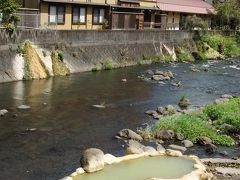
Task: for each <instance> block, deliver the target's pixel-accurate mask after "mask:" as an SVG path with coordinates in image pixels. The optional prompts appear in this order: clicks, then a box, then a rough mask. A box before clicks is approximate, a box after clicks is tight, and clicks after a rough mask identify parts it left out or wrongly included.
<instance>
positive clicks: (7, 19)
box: [0, 0, 20, 32]
mask: <svg viewBox="0 0 240 180" xmlns="http://www.w3.org/2000/svg"><path fill="white" fill-rule="evenodd" d="M19 7H20V5H19V4H18V3H17V1H16V0H0V13H1V16H2V17H1V21H2V22H1V23H2V24H3V26H4V27H5V28H6V29H7V30H8V31H9V32H13V31H15V29H16V25H17V22H18V21H19V17H18V16H16V15H15V13H16V12H17V9H18V8H19Z"/></svg>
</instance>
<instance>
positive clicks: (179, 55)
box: [177, 52, 190, 62]
mask: <svg viewBox="0 0 240 180" xmlns="http://www.w3.org/2000/svg"><path fill="white" fill-rule="evenodd" d="M177 59H178V61H180V62H183V61H188V60H189V59H190V57H189V55H188V54H187V53H185V52H179V53H177Z"/></svg>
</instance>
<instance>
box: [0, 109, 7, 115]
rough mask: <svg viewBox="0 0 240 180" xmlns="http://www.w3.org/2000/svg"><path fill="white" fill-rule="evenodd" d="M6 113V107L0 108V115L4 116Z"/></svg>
mask: <svg viewBox="0 0 240 180" xmlns="http://www.w3.org/2000/svg"><path fill="white" fill-rule="evenodd" d="M7 113H8V110H6V109H2V110H0V116H4V115H5V114H7Z"/></svg>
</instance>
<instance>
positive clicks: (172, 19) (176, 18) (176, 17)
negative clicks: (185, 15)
mask: <svg viewBox="0 0 240 180" xmlns="http://www.w3.org/2000/svg"><path fill="white" fill-rule="evenodd" d="M179 23H180V13H176V12H168V14H167V29H168V30H179Z"/></svg>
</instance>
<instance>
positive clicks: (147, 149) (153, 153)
mask: <svg viewBox="0 0 240 180" xmlns="http://www.w3.org/2000/svg"><path fill="white" fill-rule="evenodd" d="M143 151H144V152H146V153H148V154H149V155H150V156H156V155H158V152H157V151H156V149H155V148H154V147H152V146H145V147H143Z"/></svg>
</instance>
